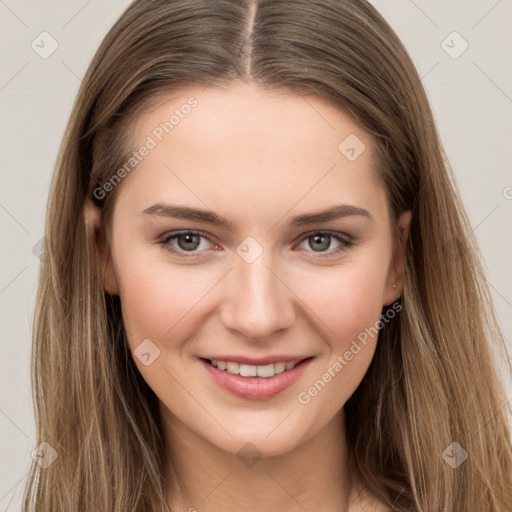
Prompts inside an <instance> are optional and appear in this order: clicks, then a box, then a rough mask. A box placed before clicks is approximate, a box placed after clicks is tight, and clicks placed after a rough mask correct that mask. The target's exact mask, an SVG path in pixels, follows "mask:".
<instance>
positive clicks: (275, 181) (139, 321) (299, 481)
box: [91, 84, 411, 512]
mask: <svg viewBox="0 0 512 512" xmlns="http://www.w3.org/2000/svg"><path fill="white" fill-rule="evenodd" d="M190 96H194V97H195V98H196V99H197V101H198V106H197V107H195V108H194V109H193V110H192V111H191V112H190V114H188V115H187V116H185V117H184V119H181V120H180V122H179V124H178V125H177V126H175V128H174V129H173V131H172V132H171V133H169V134H167V135H165V136H164V137H163V139H162V141H161V142H159V143H158V145H157V146H156V147H155V148H154V149H152V150H151V151H150V152H149V154H148V155H147V156H146V157H145V158H144V159H143V161H142V162H141V163H140V164H139V165H138V166H137V167H136V169H135V170H133V171H132V172H131V173H130V174H129V176H127V177H126V178H125V179H124V182H123V183H122V187H121V189H120V190H119V196H118V197H117V201H116V205H115V209H114V216H113V226H112V228H113V231H112V240H111V247H110V253H109V251H107V250H106V248H105V247H102V248H101V250H102V254H103V255H104V262H105V288H106V289H107V290H108V291H109V293H112V294H117V295H119V296H120V298H121V303H122V309H123V318H124V322H125V326H126V330H127V336H128V341H129V345H130V348H131V349H132V350H133V349H135V348H136V347H137V346H138V345H139V344H140V343H141V342H142V341H143V340H145V339H150V340H151V341H152V343H153V344H154V345H155V346H157V347H158V349H159V350H160V355H159V356H158V357H157V358H156V359H155V360H154V361H153V362H152V363H151V364H150V365H149V366H145V365H144V364H142V362H141V361H140V360H139V359H138V358H137V357H134V361H135V363H136V364H137V367H138V369H139V371H140V372H141V374H142V376H143V377H144V379H145V380H146V381H147V383H148V384H149V386H150V387H151V388H152V389H153V390H154V392H155V393H156V395H157V396H158V398H159V399H160V410H161V413H162V417H163V422H164V425H163V426H164V433H165V437H166V441H167V444H168V446H169V447H170V449H169V454H168V455H170V454H171V450H172V457H173V463H174V467H175V468H176V469H175V471H177V473H178V474H179V475H180V476H181V479H182V481H183V484H184V487H185V489H186V495H183V496H172V495H171V494H170V493H169V504H170V505H171V506H175V507H176V510H189V509H190V510H192V511H193V510H194V508H195V509H196V510H199V511H201V512H220V511H223V512H226V511H228V512H229V511H239V510H250V511H253V512H263V511H268V510H280V511H290V512H291V511H299V510H315V511H317V512H328V511H333V510H337V511H349V512H359V511H366V512H370V511H376V510H387V509H386V508H384V507H383V506H382V505H381V504H379V502H377V501H376V500H374V499H372V498H371V497H370V496H369V495H368V496H367V498H366V499H363V495H362V494H358V493H356V489H357V483H356V482H354V481H353V480H351V478H350V475H349V474H348V471H347V468H346V453H347V446H346V440H345V435H344V432H345V431H344V421H345V416H344V409H343V406H344V404H345V402H346V401H347V399H348V398H349V397H350V396H351V395H352V393H353V392H354V391H355V389H356V388H357V386H358V385H359V383H360V382H361V380H362V378H363V376H364V375H365V373H366V371H367V369H368V366H369V364H370V362H371V360H372V357H373V354H374V351H375V346H376V342H377V339H376V337H374V338H372V337H369V338H368V343H367V345H366V346H363V345H362V347H363V348H362V350H361V351H360V352H359V353H358V354H357V355H355V356H354V358H353V359H352V360H351V361H350V362H349V363H348V364H347V365H346V366H345V367H344V368H343V370H342V371H341V372H338V373H336V376H335V377H334V378H332V380H331V381H330V382H329V383H328V384H327V385H326V386H325V387H324V388H323V389H322V390H321V392H319V393H318V394H317V395H316V396H315V397H313V398H312V399H311V401H310V402H309V403H307V404H302V403H300V402H299V400H298V395H299V393H300V392H304V391H307V390H308V388H309V387H310V386H311V385H312V384H313V383H314V382H315V381H317V380H318V379H319V378H321V377H322V375H323V374H324V373H325V372H326V371H327V369H328V368H329V367H332V366H333V364H334V362H335V361H336V360H337V357H338V356H340V355H343V354H344V353H345V352H346V351H347V350H348V349H349V347H350V345H351V343H352V341H353V340H355V339H356V338H357V336H358V335H359V334H360V333H361V332H363V331H364V330H365V328H370V327H371V326H374V325H375V324H376V322H378V320H379V318H380V314H381V311H382V307H383V306H384V305H387V304H391V303H393V302H394V301H395V300H396V299H397V298H398V297H399V296H400V294H401V290H402V281H403V246H400V245H399V246H397V250H396V252H395V253H393V239H392V229H391V222H390V214H389V211H388V207H387V202H386V193H385V190H384V189H383V187H382V185H381V184H380V183H379V181H378V179H377V176H376V175H375V173H374V171H373V169H372V166H371V161H370V154H371V151H372V147H373V146H372V140H371V139H370V137H369V135H368V134H367V133H366V132H364V131H363V130H362V129H361V128H360V127H359V126H358V124H357V123H356V122H355V120H354V119H353V118H352V117H351V116H349V115H348V114H347V113H346V112H344V111H342V110H340V109H339V108H337V107H335V106H333V105H332V104H330V103H328V102H326V101H325V100H324V99H322V98H320V97H318V96H316V95H308V96H303V97H301V96H300V95H296V94H292V93H286V94H285V93H283V92H276V91H271V92H270V91H266V90H264V89H261V88H258V87H257V86H255V85H252V84H231V85H230V86H229V87H224V88H214V87H209V88H206V89H203V88H200V87H189V88H187V89H183V90H181V91H180V92H179V93H174V94H173V95H172V96H169V97H165V98H162V101H161V102H160V103H159V104H158V105H157V106H156V107H154V108H152V109H151V110H150V111H146V112H145V113H144V114H143V115H142V116H140V117H139V118H138V120H137V122H136V125H135V126H134V128H133V131H132V139H133V142H134V145H135V146H136V147H139V146H140V145H142V144H143V143H144V141H145V140H146V137H147V136H148V135H150V134H151V133H152V131H153V130H154V129H155V127H156V126H158V125H159V123H161V122H162V121H164V120H166V119H168V118H169V116H170V115H171V114H172V112H173V111H174V110H175V109H176V108H180V106H181V105H183V104H184V103H185V102H186V101H187V99H188V98H189V97H190ZM350 134H355V135H356V136H357V137H358V138H359V139H360V140H361V141H363V143H364V144H365V146H366V149H365V150H364V151H363V152H362V153H361V154H360V156H359V157H358V158H357V159H356V160H354V161H350V160H349V159H347V158H346V157H345V155H344V154H342V153H341V152H340V151H339V150H338V146H339V144H340V143H341V142H342V141H343V140H344V139H345V138H346V137H347V136H348V135H350ZM155 203H171V204H175V205H180V206H189V207H195V208H202V209H206V210H208V209H209V210H211V211H213V212H215V213H217V214H219V215H222V216H224V217H226V218H227V219H229V220H230V221H232V222H234V223H236V230H235V231H233V232H230V231H229V230H227V229H226V228H224V227H219V226H215V225H210V224H206V223H203V222H199V221H195V220H185V219H175V218H165V217H156V216H149V215H143V214H142V213H141V212H143V210H145V209H146V208H148V207H150V206H152V205H153V204H155ZM341 203H346V204H351V205H355V206H358V207H360V208H363V209H365V210H367V211H368V212H369V213H370V217H365V216H362V215H351V216H347V217H344V218H339V219H336V220H330V221H327V222H321V223H314V224H311V225H304V226H295V227H293V226H291V225H290V224H289V220H290V219H291V218H292V217H294V216H296V215H300V214H305V213H313V212H318V211H321V210H323V209H326V208H327V207H329V206H332V205H337V204H341ZM91 216H92V217H94V216H96V220H94V219H91V222H97V221H98V218H99V212H97V211H92V212H91ZM410 219H411V215H410V212H404V213H403V214H402V215H401V216H400V218H399V227H400V230H401V231H402V233H403V234H404V235H405V237H407V235H408V232H409V225H410ZM178 230H199V231H202V232H203V233H205V234H206V235H207V236H209V238H210V240H211V241H209V240H208V239H205V238H195V239H193V240H192V242H194V241H195V242H196V245H195V248H192V249H190V245H189V246H188V247H189V249H188V250H189V252H188V253H187V245H186V243H187V241H188V243H189V244H190V240H185V241H184V240H183V237H182V239H181V246H180V245H179V242H180V239H179V237H178V238H177V239H176V238H175V239H174V240H173V241H170V242H168V246H169V245H170V246H171V247H174V249H175V250H177V251H181V254H182V255H183V256H180V255H178V254H173V253H170V252H168V251H167V250H166V249H165V247H164V246H163V245H160V244H159V243H158V241H159V240H161V239H162V238H163V236H164V235H168V234H172V232H175V231H178ZM321 230H329V231H332V232H336V233H341V234H346V235H348V236H350V237H352V239H353V240H355V242H356V243H355V244H354V245H352V246H349V247H345V248H344V249H343V250H342V251H340V252H338V253H335V250H336V249H337V248H338V247H340V246H342V244H341V243H340V242H338V241H337V240H336V239H335V238H329V237H327V240H325V243H324V245H321V247H320V249H317V251H315V248H316V246H315V245H314V244H315V240H313V239H312V238H311V235H313V234H315V233H316V232H318V231H321ZM247 236H251V237H253V238H254V239H255V240H256V241H257V243H258V244H259V246H260V247H261V249H262V251H263V252H262V254H261V255H260V256H259V257H258V258H257V259H256V260H255V261H253V262H251V263H248V262H247V261H245V260H244V259H243V258H242V257H240V256H239V255H238V253H237V252H236V249H237V247H238V246H239V244H240V243H241V242H242V241H243V240H244V239H245V238H246V237H247ZM329 240H330V245H329ZM198 242H200V244H199V243H198ZM320 242H321V243H322V240H321V241H320ZM317 243H318V242H317ZM190 251H191V252H190ZM191 253H192V254H193V256H188V257H187V255H190V254H191ZM322 254H323V255H324V257H322ZM394 284H395V285H396V288H395V287H394V286H393V285H394ZM212 352H213V353H221V354H245V355H249V356H253V357H259V356H264V355H268V354H291V355H303V354H305V355H311V356H314V359H313V361H312V363H311V364H310V365H309V367H308V368H306V371H305V372H304V373H303V375H302V376H301V377H300V379H299V380H298V381H297V382H295V383H294V384H293V385H292V386H291V387H289V388H287V389H286V390H285V391H283V392H281V393H280V394H279V395H277V396H275V397H273V398H270V399H267V400H248V399H244V398H240V397H237V396H234V395H231V394H230V393H228V392H227V391H225V390H223V389H221V388H220V387H218V386H217V384H216V383H215V382H214V381H213V380H212V379H211V377H210V376H209V374H208V373H207V372H206V371H205V369H204V368H203V366H202V364H201V363H200V362H199V359H198V357H199V356H204V355H208V354H211V353H212ZM248 442H250V443H252V445H254V446H255V447H256V448H257V450H258V453H259V455H260V456H261V458H259V459H258V460H257V462H256V463H255V464H254V465H252V466H251V467H249V466H248V465H246V464H244V463H243V461H242V460H241V458H239V457H238V456H237V454H238V453H239V451H240V450H241V449H242V448H243V447H244V446H245V445H246V443H248ZM169 460H170V459H169ZM305 483H307V484H306V485H305ZM192 507H194V508H192Z"/></svg>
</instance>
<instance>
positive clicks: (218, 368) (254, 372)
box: [199, 356, 314, 400]
mask: <svg viewBox="0 0 512 512" xmlns="http://www.w3.org/2000/svg"><path fill="white" fill-rule="evenodd" d="M313 359H314V356H311V357H306V358H303V359H299V360H295V361H277V362H274V363H267V364H264V365H251V364H245V363H240V362H235V361H223V360H220V359H207V358H202V357H201V358H199V360H200V362H201V364H202V366H203V367H204V368H205V369H206V371H207V373H208V374H209V376H210V377H211V378H212V379H213V381H214V382H215V383H216V384H217V385H219V386H220V387H221V388H222V389H224V390H226V391H229V392H230V393H232V394H234V395H236V396H238V397H241V398H246V399H250V400H264V399H268V398H271V397H273V396H275V395H277V394H279V393H281V392H282V391H284V390H285V389H287V388H288V387H290V386H291V385H292V384H293V383H295V382H296V381H297V380H298V379H299V377H300V376H301V375H302V374H303V372H304V371H305V370H306V368H307V366H308V365H309V364H310V363H311V361H312V360H313Z"/></svg>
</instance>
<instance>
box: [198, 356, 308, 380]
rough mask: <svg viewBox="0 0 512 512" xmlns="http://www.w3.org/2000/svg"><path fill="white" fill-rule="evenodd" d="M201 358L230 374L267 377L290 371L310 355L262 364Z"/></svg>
mask: <svg viewBox="0 0 512 512" xmlns="http://www.w3.org/2000/svg"><path fill="white" fill-rule="evenodd" d="M201 359H202V360H203V361H205V362H207V363H209V364H210V365H212V366H213V367H214V368H217V369H218V370H220V371H225V372H227V373H230V374H231V375H240V376H242V377H261V378H264V379H268V378H271V377H274V375H278V374H280V373H284V372H287V371H290V370H292V369H293V368H295V367H296V366H298V365H299V364H301V363H303V362H304V361H306V360H307V359H312V357H308V358H304V359H300V360H296V361H278V362H276V363H268V364H263V365H261V364H260V365H253V364H244V363H239V362H235V361H220V360H217V359H205V358H201Z"/></svg>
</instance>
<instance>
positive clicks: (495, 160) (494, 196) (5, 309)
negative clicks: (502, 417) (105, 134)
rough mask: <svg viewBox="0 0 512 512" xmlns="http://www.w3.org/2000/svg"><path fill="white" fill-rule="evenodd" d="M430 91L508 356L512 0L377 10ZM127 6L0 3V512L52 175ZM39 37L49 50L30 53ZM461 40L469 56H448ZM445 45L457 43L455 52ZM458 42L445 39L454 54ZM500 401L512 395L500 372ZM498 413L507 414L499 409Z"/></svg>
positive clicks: (403, 3)
mask: <svg viewBox="0 0 512 512" xmlns="http://www.w3.org/2000/svg"><path fill="white" fill-rule="evenodd" d="M372 3H373V4H374V5H375V6H376V7H377V8H378V9H379V10H380V12H381V13H382V14H383V15H384V17H385V18H386V19H387V20H388V21H389V22H390V24H391V25H392V26H393V28H394V29H395V30H396V31H397V33H398V35H399V36H400V38H401V39H402V41H403V42H404V43H405V45H406V47H407V48H408V50H409V52H410V53H411V55H412V58H413V60H414V62H415V64H416V66H417V68H418V69H419V72H420V74H421V76H422V79H423V83H424V85H425V87H426V89H427V93H428V95H429V98H430V101H431V104H432V107H433V109H434V112H435V116H436V121H437V124H438V129H439V132H440V135H441V138H442V140H443V142H444V145H445V148H446V151H447V153H448V156H449V158H450V161H451V163H452V166H453V168H454V170H455V173H456V176H457V180H458V186H459V189H460V193H461V195H462V198H463V200H464V203H465V205H466V208H467V211H468V214H469V217H470V220H471V223H472V226H473V229H474V231H475V233H476V235H477V238H478V240H479V242H480V245H481V248H482V252H483V255H484V258H485V262H486V266H487V279H488V282H489V284H490V286H491V290H492V293H493V296H494V300H495V304H496V308H497V312H498V316H499V320H500V323H501V326H502V328H503V331H504V334H505V337H506V340H507V343H508V346H509V353H512V350H511V348H510V347H511V342H512V266H511V261H512V258H511V255H512V229H511V221H512V171H511V164H512V149H511V147H512V144H511V142H512V122H511V120H512V117H511V114H512V99H511V98H512V68H511V66H510V57H509V52H510V48H512V30H511V28H512V26H511V25H512V23H511V21H512V0H499V1H496V0H478V1H477V0H473V1H468V0H457V1H455V0H451V1H450V2H446V1H441V0H438V1H427V0H415V1H413V0H374V1H373V2H372ZM128 4H129V2H128V1H127V0H110V1H100V0H89V1H86V0H82V1H77V0H67V1H66V2H64V1H61V2H57V1H49V0H44V1H42V0H38V1H36V0H30V1H29V0H0V63H1V64H0V113H1V114H0V115H1V123H0V130H1V131H0V149H1V152H0V157H1V160H0V177H1V188H0V229H1V244H0V315H1V316H0V318H1V331H0V333H1V341H0V344H1V345H0V347H1V352H0V511H4V510H9V511H13V510H19V509H20V505H21V494H22V490H23V489H22V488H23V484H24V482H25V479H26V475H27V471H28V467H29V462H30V457H31V452H32V450H33V449H34V448H35V446H34V442H35V429H34V421H33V417H32V403H31V395H30V381H29V376H30V373H29V371H30V368H29V355H30V326H31V322H32V314H33V306H34V298H35V292H36V285H37V274H38V263H39V260H38V258H37V257H36V255H34V253H33V247H34V245H36V244H37V242H38V241H39V240H40V239H41V238H42V236H43V220H44V212H45V207H46V200H47V193H48V186H49V182H50V176H51V173H52V170H53V165H54V164H55V159H56V155H57V151H58V148H59V145H60V142H61V138H62V135H63V131H64V127H65V124H66V121H67V119H68V116H69V114H70V111H71V106H72V102H73V100H74V98H75V95H76V93H77V90H78V86H79V84H80V78H81V77H82V76H83V74H84V72H85V70H86V68H87V66H88V64H89V62H90V60H91V58H92V56H93V54H94V52H95V51H96V48H97V47H98V45H99V43H100V41H101V39H102V38H103V37H104V35H105V34H106V32H107V31H108V30H109V28H110V27H111V26H112V24H113V23H114V21H115V20H116V19H117V18H118V16H119V15H120V14H121V13H122V11H123V10H124V9H125V8H126V7H127V5H128ZM43 31H47V32H49V33H50V34H51V36H52V37H53V38H54V39H55V40H56V41H57V42H58V48H57V50H56V51H55V52H54V53H53V54H52V55H51V56H50V57H48V58H47V59H42V58H41V57H40V56H39V55H38V54H37V53H36V52H35V51H34V50H33V49H32V47H31V43H32V42H33V41H34V40H36V42H37V41H38V40H39V39H38V36H39V35H40V34H41V32H43ZM453 31H457V32H458V33H459V34H460V35H461V36H462V37H463V38H464V39H465V40H466V41H467V42H468V43H469V48H468V49H467V50H466V51H465V52H464V53H463V54H462V55H460V56H459V57H458V58H456V59H454V58H452V57H450V56H449V55H448V54H447V53H446V52H445V50H444V49H443V46H442V42H443V41H444V40H445V39H446V38H447V36H449V35H450V34H451V33H452V32H453ZM451 41H453V42H451ZM461 43H462V41H461V40H458V39H457V36H455V39H453V37H451V38H448V40H447V42H446V43H445V45H446V44H447V45H450V46H453V49H452V51H457V50H458V49H460V48H461V46H460V45H461ZM502 376H503V379H504V381H505V382H506V386H507V393H508V398H509V399H511V400H512V385H511V383H510V380H509V379H508V373H505V371H504V370H503V373H502ZM504 405H505V404H504Z"/></svg>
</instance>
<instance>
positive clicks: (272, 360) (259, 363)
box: [202, 355, 312, 366]
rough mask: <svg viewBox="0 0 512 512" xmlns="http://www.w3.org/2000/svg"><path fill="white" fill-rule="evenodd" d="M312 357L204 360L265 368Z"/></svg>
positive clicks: (244, 357)
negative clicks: (274, 364)
mask: <svg viewBox="0 0 512 512" xmlns="http://www.w3.org/2000/svg"><path fill="white" fill-rule="evenodd" d="M310 357H312V356H292V355H276V356H265V357H247V356H224V355H216V356H205V357H202V359H209V360H212V361H225V362H231V363H241V364H249V365H252V366H265V365H267V364H273V363H288V362H294V363H298V362H300V361H303V360H304V359H308V358H310Z"/></svg>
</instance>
